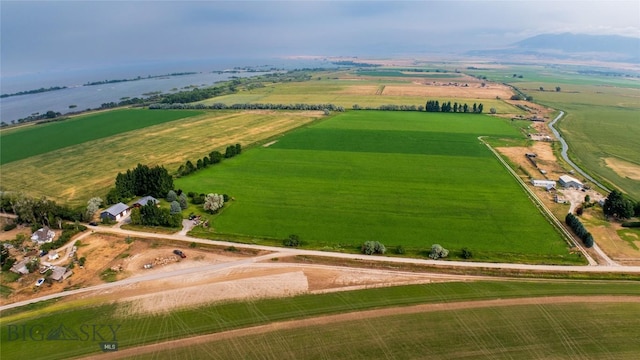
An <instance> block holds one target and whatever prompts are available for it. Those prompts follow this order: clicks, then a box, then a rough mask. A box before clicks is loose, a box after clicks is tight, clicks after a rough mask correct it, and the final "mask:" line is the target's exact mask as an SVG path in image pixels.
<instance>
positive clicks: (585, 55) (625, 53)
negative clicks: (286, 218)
mask: <svg viewBox="0 0 640 360" xmlns="http://www.w3.org/2000/svg"><path fill="white" fill-rule="evenodd" d="M466 54H467V55H471V56H492V57H493V56H500V57H504V56H506V57H510V58H515V57H523V56H526V57H537V58H555V59H576V60H603V61H615V62H631V63H640V38H634V37H626V36H618V35H585V34H572V33H563V34H542V35H537V36H533V37H530V38H527V39H524V40H521V41H518V42H516V43H514V44H512V45H511V46H509V47H507V48H502V49H492V50H472V51H469V52H467V53H466Z"/></svg>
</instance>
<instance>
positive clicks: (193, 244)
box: [189, 242, 198, 249]
mask: <svg viewBox="0 0 640 360" xmlns="http://www.w3.org/2000/svg"><path fill="white" fill-rule="evenodd" d="M196 246H198V245H197V244H196V243H195V242H191V244H189V247H190V248H192V249H194V248H195V247H196Z"/></svg>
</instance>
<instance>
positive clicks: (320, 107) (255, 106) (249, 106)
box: [149, 102, 344, 112]
mask: <svg viewBox="0 0 640 360" xmlns="http://www.w3.org/2000/svg"><path fill="white" fill-rule="evenodd" d="M149 109H151V110H167V109H187V110H189V109H193V110H207V109H209V110H312V111H325V110H326V111H337V112H342V111H344V107H342V106H337V105H334V104H272V103H266V104H262V103H245V104H233V105H227V104H224V103H215V104H211V105H208V106H207V105H205V104H187V103H180V102H175V103H155V104H151V105H149Z"/></svg>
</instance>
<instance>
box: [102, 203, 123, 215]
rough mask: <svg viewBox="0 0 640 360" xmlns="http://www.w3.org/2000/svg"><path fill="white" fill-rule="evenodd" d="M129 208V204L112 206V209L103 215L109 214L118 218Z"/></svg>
mask: <svg viewBox="0 0 640 360" xmlns="http://www.w3.org/2000/svg"><path fill="white" fill-rule="evenodd" d="M128 208H129V206H128V205H127V204H123V203H117V204H115V205H112V206H111V207H110V208H108V209H107V210H105V211H103V212H102V213H109V214H110V215H113V216H116V215H118V214H120V213H122V212H123V211H125V210H127V209H128Z"/></svg>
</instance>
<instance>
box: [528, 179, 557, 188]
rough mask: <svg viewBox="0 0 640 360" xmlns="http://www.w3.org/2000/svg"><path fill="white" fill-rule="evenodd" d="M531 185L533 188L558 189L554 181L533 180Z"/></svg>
mask: <svg viewBox="0 0 640 360" xmlns="http://www.w3.org/2000/svg"><path fill="white" fill-rule="evenodd" d="M531 184H532V185H533V186H537V187H543V188H546V189H547V190H549V189H555V188H556V182H555V181H553V180H536V179H533V180H531Z"/></svg>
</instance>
